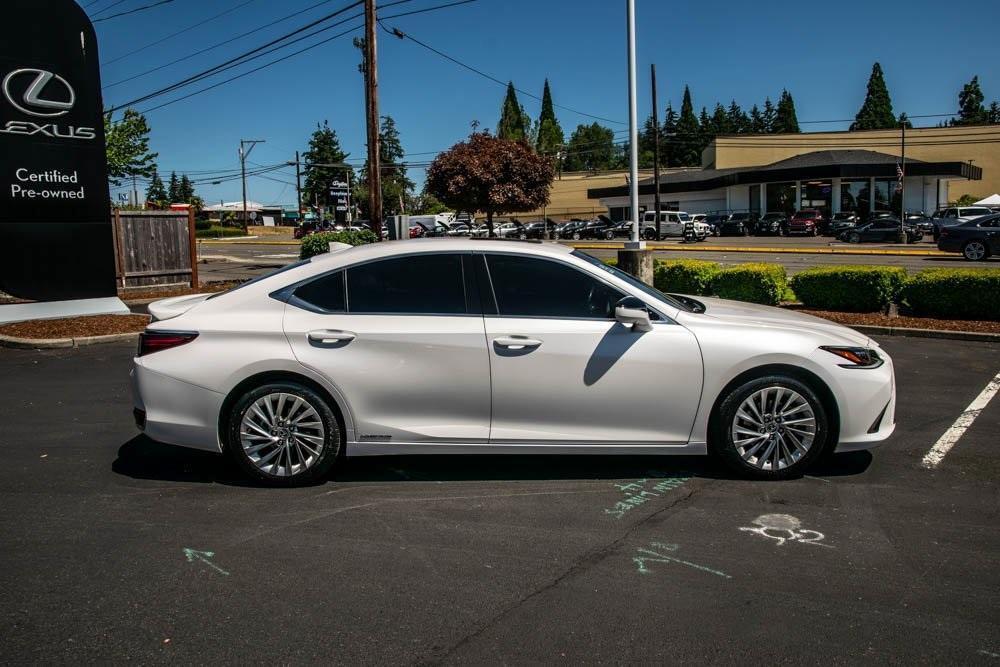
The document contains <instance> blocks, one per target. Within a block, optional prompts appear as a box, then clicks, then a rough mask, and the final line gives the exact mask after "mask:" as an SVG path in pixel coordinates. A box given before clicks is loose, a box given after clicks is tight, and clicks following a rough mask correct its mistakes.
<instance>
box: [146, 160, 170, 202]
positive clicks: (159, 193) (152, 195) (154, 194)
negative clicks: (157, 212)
mask: <svg viewBox="0 0 1000 667" xmlns="http://www.w3.org/2000/svg"><path fill="white" fill-rule="evenodd" d="M167 203H168V202H167V189H166V188H164V187H163V179H161V178H160V174H158V173H157V171H156V168H155V167H154V168H153V176H152V177H151V178H150V180H149V187H147V188H146V207H147V208H166V206H167Z"/></svg>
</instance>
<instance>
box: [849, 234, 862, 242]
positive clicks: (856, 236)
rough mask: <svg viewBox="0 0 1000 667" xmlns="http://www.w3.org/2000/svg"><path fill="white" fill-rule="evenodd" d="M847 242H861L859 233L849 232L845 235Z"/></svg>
mask: <svg viewBox="0 0 1000 667" xmlns="http://www.w3.org/2000/svg"><path fill="white" fill-rule="evenodd" d="M847 242H848V243H861V234H858V233H857V232H851V233H850V234H848V235H847Z"/></svg>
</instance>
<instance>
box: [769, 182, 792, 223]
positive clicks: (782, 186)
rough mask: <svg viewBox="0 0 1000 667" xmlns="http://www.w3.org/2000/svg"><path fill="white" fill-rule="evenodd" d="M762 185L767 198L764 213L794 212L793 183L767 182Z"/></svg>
mask: <svg viewBox="0 0 1000 667" xmlns="http://www.w3.org/2000/svg"><path fill="white" fill-rule="evenodd" d="M764 187H765V188H766V195H765V197H766V200H767V210H766V211H765V213H784V214H786V215H791V214H793V213H795V183H768V184H767V185H765V186H764Z"/></svg>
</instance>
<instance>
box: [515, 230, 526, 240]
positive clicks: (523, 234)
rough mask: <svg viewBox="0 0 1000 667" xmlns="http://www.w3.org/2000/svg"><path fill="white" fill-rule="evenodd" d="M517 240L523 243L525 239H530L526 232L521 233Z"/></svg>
mask: <svg viewBox="0 0 1000 667" xmlns="http://www.w3.org/2000/svg"><path fill="white" fill-rule="evenodd" d="M517 238H519V239H521V240H522V241H524V240H525V239H527V238H528V235H527V234H525V233H524V232H521V233H520V234H518V235H517Z"/></svg>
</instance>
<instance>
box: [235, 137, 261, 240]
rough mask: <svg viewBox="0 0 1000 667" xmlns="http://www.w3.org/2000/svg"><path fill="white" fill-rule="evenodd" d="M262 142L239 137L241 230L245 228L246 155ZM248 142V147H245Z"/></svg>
mask: <svg viewBox="0 0 1000 667" xmlns="http://www.w3.org/2000/svg"><path fill="white" fill-rule="evenodd" d="M262 143H264V140H263V139H240V177H241V179H242V181H243V231H244V232H245V231H246V230H247V157H249V156H250V151H252V150H253V147H254V146H256V145H257V144H262ZM247 144H249V145H250V148H246V145H247Z"/></svg>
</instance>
